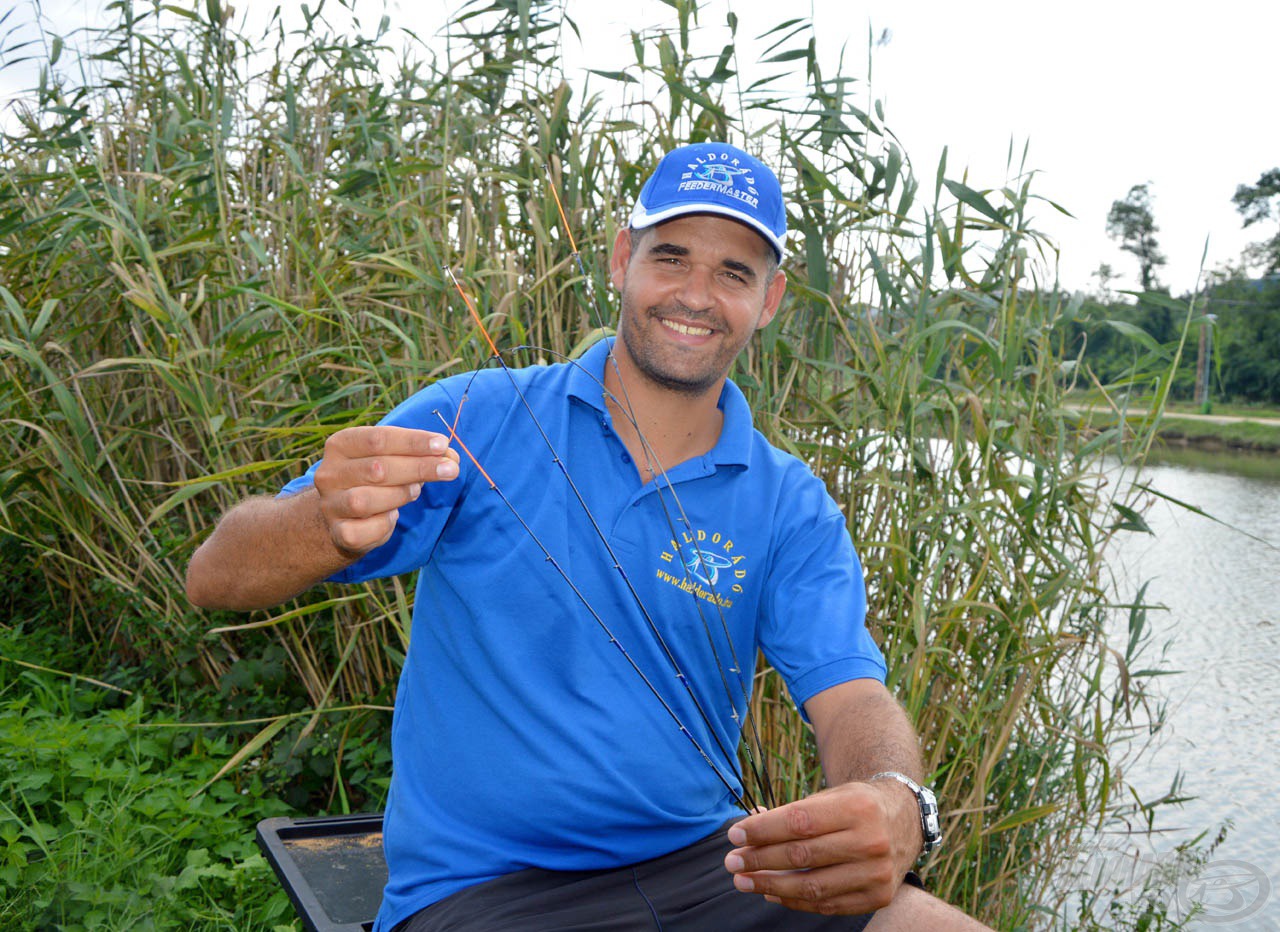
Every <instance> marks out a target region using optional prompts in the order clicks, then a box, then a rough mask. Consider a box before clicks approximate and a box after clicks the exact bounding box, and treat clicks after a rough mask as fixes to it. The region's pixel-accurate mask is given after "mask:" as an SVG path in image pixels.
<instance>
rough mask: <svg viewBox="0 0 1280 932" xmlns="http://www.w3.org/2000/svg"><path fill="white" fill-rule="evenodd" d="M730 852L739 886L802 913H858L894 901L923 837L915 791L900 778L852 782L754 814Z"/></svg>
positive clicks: (740, 827) (733, 837)
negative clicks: (896, 779)
mask: <svg viewBox="0 0 1280 932" xmlns="http://www.w3.org/2000/svg"><path fill="white" fill-rule="evenodd" d="M729 841H730V842H731V843H732V844H734V845H736V846H737V847H736V848H735V849H734V850H733V851H731V852H729V854H728V856H727V857H726V858H725V868H726V869H727V870H728V871H729V872H730V873H732V874H733V875H734V877H733V882H734V886H736V887H737V888H738V889H739V890H741V891H743V892H749V893H758V894H762V895H763V896H764V897H765V899H767V900H770V901H772V902H775V903H780V904H782V905H783V906H786V907H788V908H790V909H795V910H800V911H802V912H814V913H824V914H828V915H831V914H837V913H843V914H849V915H858V914H862V913H869V912H872V911H874V910H877V909H882V908H883V907H885V906H888V905H889V902H890V901H891V900H892V899H893V897H894V894H895V893H897V891H898V887H899V886H900V885H901V883H902V879H903V877H904V875H905V874H906V872H907V870H908V869H909V868H910V867H911V865H912V864H913V863H914V862H915V860H916V857H917V856H918V855H919V854H920V849H921V844H922V839H921V831H920V818H919V808H918V806H917V803H916V799H915V796H914V795H913V794H912V793H911V791H910V790H908V789H907V788H906V787H905V786H903V785H901V784H900V783H898V782H897V781H894V780H881V781H877V782H875V783H861V782H853V783H845V784H842V785H841V786H837V787H832V788H831V789H828V790H824V791H823V792H821V793H816V794H814V795H813V796H810V797H808V798H806V799H802V800H799V801H798V802H794V803H788V804H787V805H785V806H780V807H779V808H777V809H772V810H769V811H768V812H762V813H758V814H756V815H751V816H747V817H746V818H745V819H743V820H742V821H741V822H737V823H735V824H734V825H733V826H732V827H731V828H730V829H729Z"/></svg>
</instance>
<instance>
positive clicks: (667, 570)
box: [658, 531, 747, 608]
mask: <svg viewBox="0 0 1280 932" xmlns="http://www.w3.org/2000/svg"><path fill="white" fill-rule="evenodd" d="M733 549H734V548H733V541H732V540H729V539H728V538H726V537H725V536H724V535H723V534H721V533H720V532H719V531H715V532H712V533H707V532H706V531H685V532H683V533H682V534H681V535H680V539H679V540H672V541H670V542H669V543H668V544H667V549H665V550H664V551H662V556H661V560H662V565H661V566H659V567H658V578H659V579H661V580H662V581H663V582H665V583H667V584H669V585H672V586H675V587H676V588H677V589H680V590H683V591H684V592H691V593H693V594H694V595H695V596H697V597H698V598H700V599H705V600H706V601H708V602H711V603H712V604H714V605H718V606H719V607H720V608H730V607H731V606H732V605H733V599H732V598H731V597H730V596H731V595H732V594H740V593H741V592H742V591H743V589H742V587H743V584H744V583H745V582H746V578H747V570H746V566H745V565H744V563H745V560H746V557H745V556H743V555H742V554H735V553H734V552H733Z"/></svg>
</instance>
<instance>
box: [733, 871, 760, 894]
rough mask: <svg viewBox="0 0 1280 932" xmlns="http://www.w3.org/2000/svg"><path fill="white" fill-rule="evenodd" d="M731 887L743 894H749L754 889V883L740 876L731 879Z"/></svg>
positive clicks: (748, 878)
mask: <svg viewBox="0 0 1280 932" xmlns="http://www.w3.org/2000/svg"><path fill="white" fill-rule="evenodd" d="M733 885H734V886H735V887H737V888H738V889H739V890H740V891H741V892H743V893H750V892H751V891H752V890H754V889H755V888H756V885H755V882H754V881H752V879H751V878H750V877H743V876H742V875H741V874H739V875H738V876H736V877H734V878H733Z"/></svg>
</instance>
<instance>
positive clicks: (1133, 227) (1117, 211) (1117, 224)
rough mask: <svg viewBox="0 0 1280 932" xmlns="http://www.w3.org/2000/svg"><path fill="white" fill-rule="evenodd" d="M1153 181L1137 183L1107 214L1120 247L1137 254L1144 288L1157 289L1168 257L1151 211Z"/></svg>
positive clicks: (1145, 289)
mask: <svg viewBox="0 0 1280 932" xmlns="http://www.w3.org/2000/svg"><path fill="white" fill-rule="evenodd" d="M1149 186H1150V183H1149V182H1148V183H1147V184H1135V185H1134V186H1133V187H1132V188H1130V189H1129V193H1128V194H1127V195H1126V196H1125V198H1124V200H1122V201H1112V202H1111V210H1110V211H1108V213H1107V235H1108V236H1110V237H1112V238H1113V239H1118V240H1120V248H1121V249H1123V250H1124V251H1125V252H1131V253H1133V254H1134V255H1135V256H1137V257H1138V270H1139V272H1140V274H1141V277H1142V290H1143V291H1156V290H1158V289H1159V288H1160V283H1159V282H1158V281H1157V280H1156V269H1157V268H1158V267H1160V266H1162V265H1164V264H1165V263H1166V262H1167V261H1168V260H1166V259H1165V256H1164V253H1162V252H1161V251H1160V244H1159V242H1157V241H1156V233H1157V232H1159V230H1160V228H1159V227H1158V226H1156V221H1155V217H1154V215H1153V214H1152V212H1151V192H1150V191H1148V190H1147V188H1148V187H1149Z"/></svg>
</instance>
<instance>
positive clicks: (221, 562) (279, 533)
mask: <svg viewBox="0 0 1280 932" xmlns="http://www.w3.org/2000/svg"><path fill="white" fill-rule="evenodd" d="M352 560H353V556H351V555H346V554H343V553H342V552H340V551H339V550H338V548H337V547H336V546H335V545H334V543H333V540H332V538H331V537H330V535H329V531H328V529H327V527H326V525H325V522H324V517H323V516H322V514H321V512H320V503H319V496H318V495H317V494H316V491H315V490H314V489H309V490H307V491H305V492H299V493H298V494H297V495H292V496H288V497H286V498H270V497H265V496H264V497H258V498H250V499H247V500H245V501H243V502H241V503H240V504H239V505H236V506H235V507H234V508H232V509H231V510H230V511H229V512H227V514H226V515H225V516H224V517H223V519H222V520H221V521H220V522H219V523H218V526H217V527H216V528H215V529H214V531H213V533H212V534H211V535H210V536H209V539H208V540H206V541H205V542H204V543H203V544H201V545H200V548H199V549H198V550H196V552H195V554H194V555H193V556H192V558H191V565H190V566H189V567H188V568H187V598H189V599H190V600H191V602H192V604H194V605H198V606H200V607H202V608H226V609H234V610H237V611H248V610H250V609H255V608H269V607H271V606H273V605H279V604H280V603H281V602H284V601H287V600H288V599H291V598H293V597H294V596H296V595H298V594H299V593H302V592H305V591H306V590H307V589H309V588H311V587H312V586H314V585H316V584H317V583H318V582H320V581H321V580H323V579H325V578H326V577H328V576H330V575H332V574H333V573H336V572H337V571H338V570H340V569H342V568H343V567H345V566H347V565H349V564H350V563H351V562H352Z"/></svg>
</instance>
